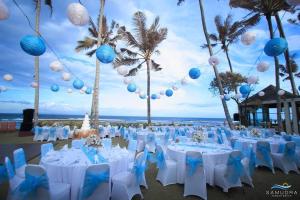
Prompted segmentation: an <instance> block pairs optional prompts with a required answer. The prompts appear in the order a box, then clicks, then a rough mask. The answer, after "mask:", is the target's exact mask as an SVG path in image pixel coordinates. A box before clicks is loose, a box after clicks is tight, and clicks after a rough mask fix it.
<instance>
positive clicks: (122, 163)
mask: <svg viewBox="0 0 300 200" xmlns="http://www.w3.org/2000/svg"><path fill="white" fill-rule="evenodd" d="M121 151H122V150H121ZM121 151H120V153H118V155H117V156H112V154H110V153H109V152H108V151H106V152H102V153H101V154H102V156H103V157H104V158H106V159H108V160H109V165H110V176H111V177H112V176H113V175H115V174H117V173H120V172H124V171H127V170H128V164H129V161H128V156H129V155H128V152H127V153H126V152H125V151H124V150H123V151H122V152H121ZM116 152H117V151H115V152H114V154H116ZM51 153H52V154H55V155H54V156H53V155H51ZM51 153H49V154H50V155H49V156H48V154H47V156H46V157H45V158H44V159H42V160H41V164H42V165H43V166H44V167H45V168H46V171H47V174H48V177H49V180H50V181H53V182H59V183H68V184H70V185H71V199H72V200H78V195H79V189H80V187H81V185H82V184H83V180H84V174H85V170H86V168H87V167H88V166H90V165H91V162H90V160H89V159H88V158H87V157H86V155H85V154H84V153H83V152H82V151H81V150H80V149H69V150H66V151H59V152H57V151H52V152H51ZM50 156H52V157H51V158H50V159H49V157H50ZM55 157H59V158H60V160H57V161H54V160H55V159H54V158H55ZM47 159H48V160H47ZM76 160H77V162H76V163H74V161H76Z"/></svg>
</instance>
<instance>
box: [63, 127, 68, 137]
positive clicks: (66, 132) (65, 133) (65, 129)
mask: <svg viewBox="0 0 300 200" xmlns="http://www.w3.org/2000/svg"><path fill="white" fill-rule="evenodd" d="M64 137H65V138H67V137H69V129H67V128H64Z"/></svg>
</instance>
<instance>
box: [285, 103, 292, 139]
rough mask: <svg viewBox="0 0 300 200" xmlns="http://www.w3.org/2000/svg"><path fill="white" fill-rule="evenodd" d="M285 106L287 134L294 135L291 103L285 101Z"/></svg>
mask: <svg viewBox="0 0 300 200" xmlns="http://www.w3.org/2000/svg"><path fill="white" fill-rule="evenodd" d="M283 105H284V108H283V109H284V118H285V132H287V133H292V126H291V115H290V106H289V102H286V101H284V103H283Z"/></svg>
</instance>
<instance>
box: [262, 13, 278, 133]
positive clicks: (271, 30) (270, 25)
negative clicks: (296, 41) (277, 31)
mask: <svg viewBox="0 0 300 200" xmlns="http://www.w3.org/2000/svg"><path fill="white" fill-rule="evenodd" d="M266 19H267V22H268V26H269V32H270V38H271V39H273V38H274V33H273V25H272V20H271V15H268V14H267V15H266ZM274 62H275V79H276V100H277V106H276V107H277V123H278V131H279V132H281V130H282V121H281V103H280V96H279V95H278V91H279V90H280V79H279V61H278V58H277V56H274Z"/></svg>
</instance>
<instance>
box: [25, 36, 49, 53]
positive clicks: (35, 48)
mask: <svg viewBox="0 0 300 200" xmlns="http://www.w3.org/2000/svg"><path fill="white" fill-rule="evenodd" d="M20 45H21V48H22V49H23V51H25V52H26V53H28V54H29V55H32V56H40V55H42V54H43V53H45V51H46V45H45V43H44V41H43V40H42V38H40V37H38V36H34V35H26V36H24V37H23V38H22V39H21V41H20Z"/></svg>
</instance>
